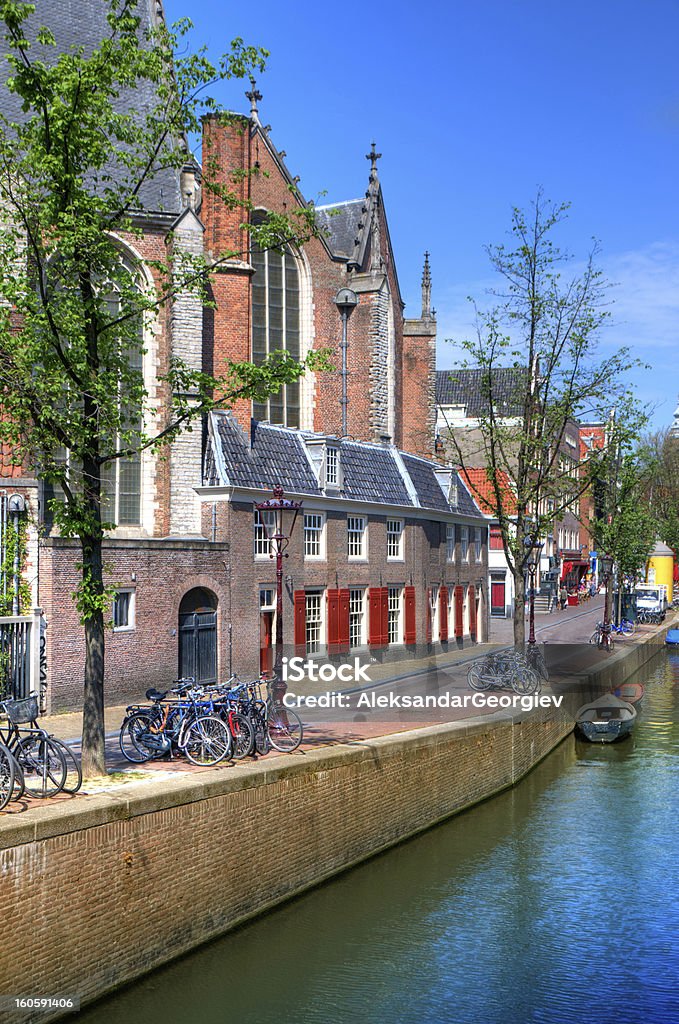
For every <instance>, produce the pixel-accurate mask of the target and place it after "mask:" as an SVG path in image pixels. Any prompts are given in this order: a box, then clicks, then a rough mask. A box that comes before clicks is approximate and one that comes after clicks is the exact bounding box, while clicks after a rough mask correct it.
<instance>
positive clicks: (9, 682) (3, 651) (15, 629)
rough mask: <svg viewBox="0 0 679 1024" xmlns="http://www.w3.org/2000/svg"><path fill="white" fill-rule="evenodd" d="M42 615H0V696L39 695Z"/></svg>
mask: <svg viewBox="0 0 679 1024" xmlns="http://www.w3.org/2000/svg"><path fill="white" fill-rule="evenodd" d="M41 615H42V612H41V610H40V608H34V609H33V612H32V614H31V615H4V616H0V697H2V696H8V697H14V698H15V699H17V700H18V699H20V698H22V697H29V696H30V695H31V694H34V695H35V696H38V695H39V693H40V619H41Z"/></svg>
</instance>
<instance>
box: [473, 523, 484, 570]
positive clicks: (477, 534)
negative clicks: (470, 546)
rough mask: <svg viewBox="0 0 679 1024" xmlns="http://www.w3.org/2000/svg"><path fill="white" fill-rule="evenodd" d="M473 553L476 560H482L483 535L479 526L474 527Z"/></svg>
mask: <svg viewBox="0 0 679 1024" xmlns="http://www.w3.org/2000/svg"><path fill="white" fill-rule="evenodd" d="M474 555H475V557H476V561H477V562H481V561H483V535H482V533H481V527H480V526H475V527H474Z"/></svg>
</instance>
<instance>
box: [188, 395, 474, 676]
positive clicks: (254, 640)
mask: <svg viewBox="0 0 679 1024" xmlns="http://www.w3.org/2000/svg"><path fill="white" fill-rule="evenodd" d="M276 484H279V485H281V486H283V488H284V491H285V496H286V497H291V498H293V499H295V500H299V501H301V502H302V503H303V510H302V511H301V512H300V514H299V517H298V524H297V526H296V528H295V530H294V531H293V533H292V536H291V538H290V544H289V548H288V555H289V557H288V558H287V559H286V564H285V570H284V571H285V587H284V607H283V623H284V637H283V642H284V648H285V654H286V655H288V656H290V655H292V654H293V653H294V654H296V655H304V656H312V657H332V656H334V655H337V656H344V655H346V654H347V653H348V652H350V651H351V652H352V653H358V652H369V653H370V655H371V656H372V657H377V658H379V659H384V658H398V659H404V658H407V657H409V656H412V655H414V654H421V653H423V652H425V651H432V650H447V649H448V648H450V647H451V646H460V645H462V644H467V643H471V642H474V641H477V642H478V641H482V640H484V639H486V638H487V634H488V621H487V616H488V592H487V570H488V540H487V528H486V524H485V522H484V520H483V517H482V515H481V513H480V512H479V509H478V507H477V506H476V504H475V502H474V501H473V500H472V498H471V496H470V494H469V492H468V490H467V488H466V487H465V485H464V483H463V482H462V481H461V480H460V478H459V477H458V476H457V474H455V473H453V472H452V471H451V470H449V469H443V468H441V467H439V466H437V465H436V464H434V463H432V462H431V461H429V460H427V459H423V458H420V457H417V456H414V455H411V454H408V453H407V452H403V451H401V450H399V449H398V448H396V446H394V445H392V444H389V443H383V444H374V443H369V442H360V441H355V440H351V439H348V438H338V437H336V436H328V435H322V434H317V433H311V432H306V431H296V430H291V429H288V428H285V427H281V426H277V425H272V424H268V423H254V424H253V425H252V428H251V430H250V431H249V432H247V433H246V432H245V431H244V430H243V429H242V427H241V426H240V424H239V423H238V421H237V420H236V419H235V417H233V416H232V415H231V414H229V413H215V414H212V415H211V417H210V421H209V440H208V452H207V460H206V479H205V484H204V486H203V487H201V488H199V489H198V493H199V496H200V500H201V503H202V508H203V520H204V530H205V532H207V530H208V528H212V529H213V530H214V536H215V539H216V541H217V542H219V541H220V539H227V538H228V540H229V542H230V543H231V545H232V552H237V556H235V555H234V554H233V553H232V556H231V559H230V573H229V587H228V595H227V598H226V603H225V607H224V608H223V609H220V608H219V607H215V608H214V609H213V610H214V611H215V613H216V614H215V623H216V625H217V630H218V631H219V630H220V629H221V630H224V629H226V630H228V631H229V636H230V638H231V640H230V643H231V653H230V657H231V659H232V661H233V663H234V664H238V665H239V666H242V667H243V668H244V669H245V670H247V671H250V672H254V671H256V670H258V669H259V668H262V669H266V668H270V667H271V664H272V657H273V651H272V648H273V637H274V635H275V614H276V583H275V563H274V562H273V560H272V557H271V552H270V547H269V540H268V535H267V532H266V529H265V527H266V525H267V524H266V523H264V522H262V519H261V518H260V517H261V516H265V515H268V514H271V513H266V512H262V513H260V512H258V511H257V510H256V509H255V507H254V506H255V505H256V504H257V503H258V502H262V501H263V500H265V499H266V498H268V497H270V496H271V489H272V487H273V486H274V485H276ZM206 600H207V598H206ZM213 601H214V598H213ZM232 627H236V628H232ZM218 646H221V647H223V645H219V644H218ZM198 649H199V641H198V640H197V639H196V641H195V650H196V651H197V650H198ZM188 657H189V658H190V657H192V655H191V654H189V655H188ZM205 671H206V672H208V674H209V672H210V671H211V668H208V667H206V669H205Z"/></svg>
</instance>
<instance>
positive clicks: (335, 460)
mask: <svg viewBox="0 0 679 1024" xmlns="http://www.w3.org/2000/svg"><path fill="white" fill-rule="evenodd" d="M325 486H326V487H339V451H338V449H337V448H335V447H334V446H333V445H328V447H327V448H326V450H325Z"/></svg>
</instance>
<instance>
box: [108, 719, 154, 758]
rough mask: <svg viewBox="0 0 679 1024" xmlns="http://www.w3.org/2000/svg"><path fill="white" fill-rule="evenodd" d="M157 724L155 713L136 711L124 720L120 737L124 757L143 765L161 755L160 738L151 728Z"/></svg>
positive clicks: (119, 741)
mask: <svg viewBox="0 0 679 1024" xmlns="http://www.w3.org/2000/svg"><path fill="white" fill-rule="evenodd" d="M155 723H156V716H155V715H154V713H153V711H135V712H134V713H133V714H131V715H130V716H129V718H126V719H125V720H124V722H123V724H122V725H121V726H120V736H119V737H118V743H119V745H120V750H121V753H122V755H123V757H125V758H127V760H128V761H132V763H133V764H142V763H143V762H144V761H150V760H151V758H152V757H158V756H159V755H160V753H161V749H160V746H159V741H160V736H159V735H158V734H156V733H152V732H151V726H152V725H154V724H155ZM158 724H160V723H159V720H158Z"/></svg>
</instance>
